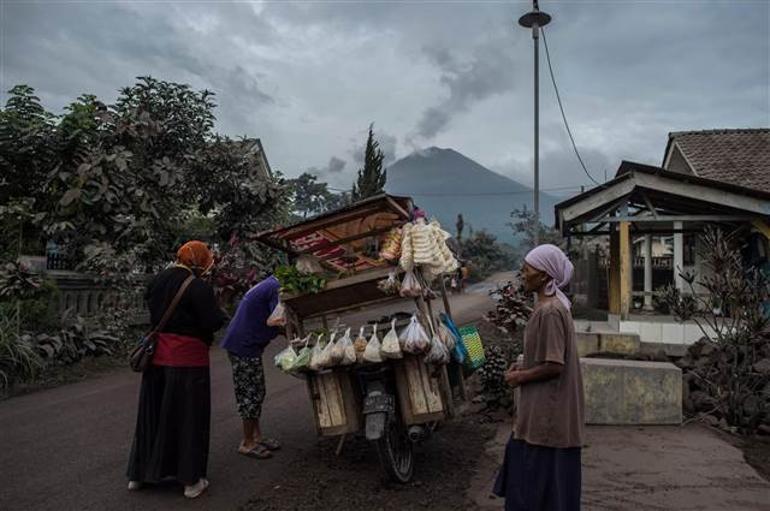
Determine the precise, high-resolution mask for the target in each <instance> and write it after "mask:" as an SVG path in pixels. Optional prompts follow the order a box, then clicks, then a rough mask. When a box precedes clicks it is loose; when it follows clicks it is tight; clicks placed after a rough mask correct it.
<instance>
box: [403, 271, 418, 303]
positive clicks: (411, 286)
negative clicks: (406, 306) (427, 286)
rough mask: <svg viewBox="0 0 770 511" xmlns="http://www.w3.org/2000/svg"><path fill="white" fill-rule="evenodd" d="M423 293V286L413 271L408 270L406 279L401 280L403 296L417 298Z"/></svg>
mask: <svg viewBox="0 0 770 511" xmlns="http://www.w3.org/2000/svg"><path fill="white" fill-rule="evenodd" d="M421 294H422V286H420V282H419V281H418V280H417V276H416V275H415V274H414V272H413V271H407V272H406V274H405V275H404V280H402V281H401V296H403V297H404V298H417V297H418V296H420V295H421Z"/></svg>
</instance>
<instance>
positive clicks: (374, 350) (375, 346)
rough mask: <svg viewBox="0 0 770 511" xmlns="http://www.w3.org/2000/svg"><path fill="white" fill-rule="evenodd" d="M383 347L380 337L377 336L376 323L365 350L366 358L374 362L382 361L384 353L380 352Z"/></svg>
mask: <svg viewBox="0 0 770 511" xmlns="http://www.w3.org/2000/svg"><path fill="white" fill-rule="evenodd" d="M381 348H382V346H381V345H380V339H379V338H378V337H377V325H374V333H373V334H372V338H371V339H369V342H368V343H367V345H366V349H365V350H364V360H365V361H367V362H372V363H378V362H382V353H380V350H381Z"/></svg>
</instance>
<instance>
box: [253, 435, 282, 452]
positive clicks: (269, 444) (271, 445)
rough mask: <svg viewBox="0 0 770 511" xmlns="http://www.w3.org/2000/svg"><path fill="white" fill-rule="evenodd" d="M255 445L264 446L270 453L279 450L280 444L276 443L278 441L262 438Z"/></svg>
mask: <svg viewBox="0 0 770 511" xmlns="http://www.w3.org/2000/svg"><path fill="white" fill-rule="evenodd" d="M257 444H259V445H262V446H264V447H265V448H267V449H268V450H270V451H277V450H278V449H280V448H281V444H279V443H278V440H276V439H274V438H263V439H262V440H260V441H259V442H257Z"/></svg>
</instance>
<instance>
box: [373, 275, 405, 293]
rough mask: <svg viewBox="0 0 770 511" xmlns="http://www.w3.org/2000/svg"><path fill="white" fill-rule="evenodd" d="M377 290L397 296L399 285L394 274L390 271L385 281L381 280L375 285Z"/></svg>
mask: <svg viewBox="0 0 770 511" xmlns="http://www.w3.org/2000/svg"><path fill="white" fill-rule="evenodd" d="M377 288H378V289H379V290H380V291H382V292H383V293H385V294H388V295H395V294H398V292H399V290H400V289H401V283H400V282H399V281H398V278H397V277H396V272H395V271H392V272H390V273H389V274H388V278H387V279H383V280H381V281H379V282H378V283H377Z"/></svg>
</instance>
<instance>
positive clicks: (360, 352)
mask: <svg viewBox="0 0 770 511" xmlns="http://www.w3.org/2000/svg"><path fill="white" fill-rule="evenodd" d="M364 328H365V327H363V326H362V327H361V330H359V331H358V337H356V340H355V341H353V348H354V349H355V351H356V362H358V363H359V364H360V363H361V362H363V361H364V351H366V345H367V342H366V337H365V336H364Z"/></svg>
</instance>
